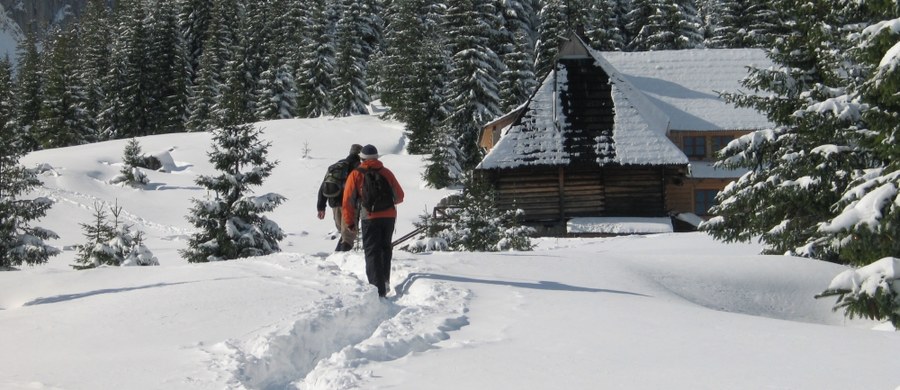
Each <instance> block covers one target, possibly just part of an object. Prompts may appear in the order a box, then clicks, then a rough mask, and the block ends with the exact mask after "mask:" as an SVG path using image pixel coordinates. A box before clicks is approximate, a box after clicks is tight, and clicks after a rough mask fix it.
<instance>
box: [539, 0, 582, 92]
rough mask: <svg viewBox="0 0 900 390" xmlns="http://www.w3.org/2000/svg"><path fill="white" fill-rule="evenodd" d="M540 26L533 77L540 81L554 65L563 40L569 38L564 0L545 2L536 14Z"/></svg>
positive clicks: (569, 29)
mask: <svg viewBox="0 0 900 390" xmlns="http://www.w3.org/2000/svg"><path fill="white" fill-rule="evenodd" d="M538 15H539V19H540V25H538V36H539V38H538V41H537V42H536V43H535V57H536V58H535V59H534V61H535V65H534V70H535V75H536V76H537V77H536V78H537V79H538V80H542V79H543V78H544V77H546V76H547V74H549V73H550V70H551V69H553V64H554V63H556V55H557V54H558V53H559V46H560V43H562V40H563V39H566V38H567V37H568V36H569V32H570V31H572V30H571V29H573V28H575V27H576V26H571V25H569V23H568V20H567V19H566V15H568V7H567V2H565V1H564V0H545V1H544V2H543V7H541V10H540V12H539V13H538Z"/></svg>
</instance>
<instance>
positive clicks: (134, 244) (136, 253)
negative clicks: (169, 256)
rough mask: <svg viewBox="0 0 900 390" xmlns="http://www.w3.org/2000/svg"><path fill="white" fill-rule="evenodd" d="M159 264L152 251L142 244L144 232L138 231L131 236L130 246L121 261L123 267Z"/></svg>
mask: <svg viewBox="0 0 900 390" xmlns="http://www.w3.org/2000/svg"><path fill="white" fill-rule="evenodd" d="M149 265H159V260H158V259H157V258H156V256H153V252H151V251H150V249H149V248H147V245H145V244H144V232H142V231H138V232H137V233H135V234H134V235H133V236H132V241H131V248H130V250H129V252H128V255H126V256H125V260H124V261H123V262H122V266H123V267H128V266H149Z"/></svg>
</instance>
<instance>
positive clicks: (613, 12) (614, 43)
mask: <svg viewBox="0 0 900 390" xmlns="http://www.w3.org/2000/svg"><path fill="white" fill-rule="evenodd" d="M621 3H622V2H621V0H593V1H590V2H589V4H588V5H587V9H585V10H584V12H585V13H586V14H587V15H589V17H588V18H586V20H585V25H584V33H585V38H587V40H588V44H589V45H591V47H592V48H594V49H596V50H604V51H614V50H622V49H624V48H625V37H624V35H623V32H622V31H621V30H620V26H619V23H620V21H621V20H622V19H623V18H624V13H623V10H624V7H623V6H622V4H621Z"/></svg>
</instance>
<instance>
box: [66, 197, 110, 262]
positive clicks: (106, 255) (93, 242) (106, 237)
mask: <svg viewBox="0 0 900 390" xmlns="http://www.w3.org/2000/svg"><path fill="white" fill-rule="evenodd" d="M93 217H94V219H93V221H92V222H91V223H82V224H80V225H81V229H82V230H83V231H84V237H85V238H86V239H87V243H85V244H83V245H79V246H78V254H77V255H76V257H75V264H72V268H75V269H78V270H83V269H89V268H96V267H99V266H102V265H113V266H117V265H119V262H118V259H116V255H115V251H114V250H113V248H112V246H110V241H111V240H112V239H113V238H114V237H115V236H116V234H115V227H113V225H111V224H110V223H109V216H108V215H107V214H106V209H105V208H104V207H103V206H102V205H101V204H100V203H94V215H93Z"/></svg>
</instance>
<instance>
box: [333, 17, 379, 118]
mask: <svg viewBox="0 0 900 390" xmlns="http://www.w3.org/2000/svg"><path fill="white" fill-rule="evenodd" d="M364 11H365V8H364V7H363V4H362V2H360V1H358V0H345V1H343V13H342V15H341V19H340V21H339V22H338V25H337V27H336V36H335V41H336V45H335V46H336V62H335V74H334V77H335V89H334V107H333V108H332V113H333V114H334V115H335V116H349V115H355V114H368V112H369V111H368V108H367V105H368V104H369V101H370V99H369V92H368V86H367V84H366V70H367V60H368V58H367V57H366V51H365V50H364V41H363V36H364V34H365V30H366V29H367V28H368V27H369V26H367V25H366V21H367V15H364V14H363V12H364Z"/></svg>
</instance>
